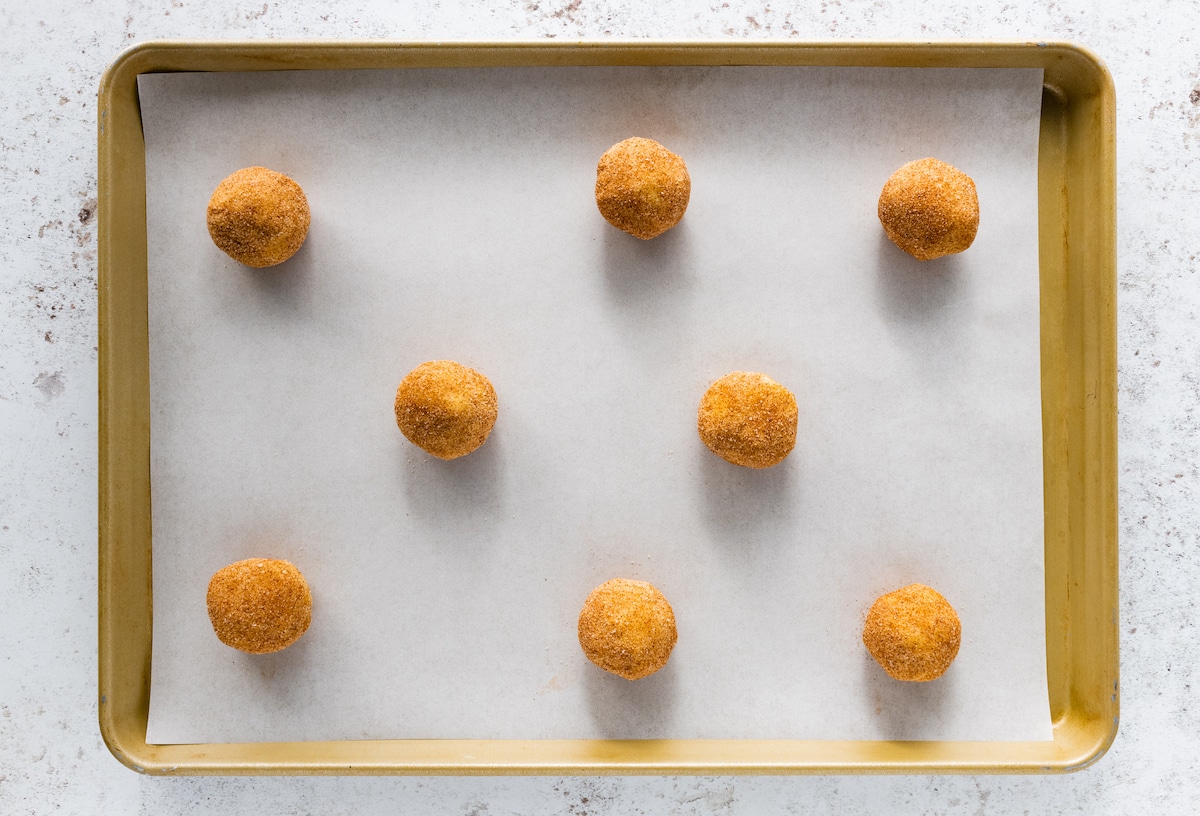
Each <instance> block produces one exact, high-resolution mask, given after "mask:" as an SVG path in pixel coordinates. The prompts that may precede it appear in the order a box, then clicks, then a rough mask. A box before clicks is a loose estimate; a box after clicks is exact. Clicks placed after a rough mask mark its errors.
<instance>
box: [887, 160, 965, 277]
mask: <svg viewBox="0 0 1200 816" xmlns="http://www.w3.org/2000/svg"><path fill="white" fill-rule="evenodd" d="M879 222H880V223H881V224H883V231H884V232H886V233H887V237H888V238H890V239H891V240H892V243H894V244H895V245H896V246H898V247H900V248H901V249H903V250H904V251H905V252H907V253H908V254H909V255H912V256H913V257H914V258H917V259H918V260H922V261H929V260H932V259H934V258H940V257H942V256H943V255H951V254H953V253H955V252H962V251H963V250H964V249H966V248H967V247H969V246H970V245H971V242H972V241H974V240H975V232H976V231H977V230H978V229H979V197H978V196H977V195H976V194H975V182H973V181H972V180H971V177H970V176H968V175H967V174H966V173H964V172H962V171H961V170H959V169H958V168H956V167H951V166H950V165H948V164H946V163H945V162H943V161H938V160H937V159H921V160H920V161H914V162H909V163H908V164H906V165H904V166H903V167H901V168H900V169H899V170H897V171H896V172H895V173H893V174H892V177H891V178H890V179H888V180H887V184H885V185H883V192H882V193H880V194H879Z"/></svg>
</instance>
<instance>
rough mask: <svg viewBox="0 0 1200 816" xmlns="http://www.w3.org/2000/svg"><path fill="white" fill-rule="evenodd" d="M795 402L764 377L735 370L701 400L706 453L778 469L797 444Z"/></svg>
mask: <svg viewBox="0 0 1200 816" xmlns="http://www.w3.org/2000/svg"><path fill="white" fill-rule="evenodd" d="M797 419H798V412H797V410H796V398H795V397H794V396H792V392H791V391H788V390H787V389H786V388H784V387H783V386H782V385H780V384H779V383H777V382H775V381H774V380H772V379H771V378H770V377H768V376H767V375H766V374H758V373H755V372H751V371H734V372H733V373H732V374H726V375H725V376H724V377H722V378H721V379H719V380H717V381H716V382H715V383H713V384H712V385H711V386H709V389H708V391H706V392H705V393H704V397H703V398H702V399H701V400H700V413H699V417H698V419H697V423H696V424H697V428H698V430H699V431H700V438H701V439H702V440H703V441H704V444H705V445H707V446H708V449H709V450H710V451H712V452H713V453H715V454H716V455H717V456H720V457H721V458H722V459H724V460H725V461H727V462H732V463H733V464H735V465H742V466H743V467H750V468H766V467H771V466H772V465H777V464H779V463H780V462H782V461H783V460H784V458H785V457H786V456H787V455H788V454H789V453H791V452H792V448H794V447H795V446H796V422H797Z"/></svg>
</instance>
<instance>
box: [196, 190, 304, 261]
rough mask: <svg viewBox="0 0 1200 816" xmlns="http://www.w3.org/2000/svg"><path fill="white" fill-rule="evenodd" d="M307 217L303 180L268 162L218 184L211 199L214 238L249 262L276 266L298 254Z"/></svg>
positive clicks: (233, 255)
mask: <svg viewBox="0 0 1200 816" xmlns="http://www.w3.org/2000/svg"><path fill="white" fill-rule="evenodd" d="M309 220H310V214H309V210H308V199H306V198H305V197H304V191H303V190H301V189H300V185H299V184H297V183H296V182H294V181H292V180H291V179H290V178H288V177H287V176H285V175H284V174H283V173H276V172H275V171H274V170H268V169H267V168H265V167H246V168H244V169H242V170H238V171H237V172H236V173H234V174H233V175H231V176H229V177H227V178H226V179H225V180H224V181H222V182H221V183H220V184H218V185H217V189H216V190H214V191H213V194H212V198H211V199H209V202H208V234H209V235H210V236H211V237H212V240H213V243H214V244H216V245H217V246H218V247H219V248H220V249H221V251H222V252H224V253H225V254H226V255H228V256H229V257H231V258H233V259H234V260H235V261H238V262H239V263H244V264H246V266H253V267H264V266H274V265H275V264H281V263H283V262H284V261H286V260H287V259H288V258H290V257H292V256H293V255H295V254H296V251H297V250H298V249H300V245H301V244H303V243H304V238H305V236H306V235H308V224H309Z"/></svg>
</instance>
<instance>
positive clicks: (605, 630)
mask: <svg viewBox="0 0 1200 816" xmlns="http://www.w3.org/2000/svg"><path fill="white" fill-rule="evenodd" d="M677 638H678V634H677V633H676V631H675V613H674V612H673V611H671V605H670V604H669V603H667V599H666V598H665V597H664V596H663V594H662V593H661V592H659V591H658V589H656V588H655V587H654V586H653V585H651V584H648V583H646V582H645V581H633V580H630V579H627V578H613V579H612V580H611V581H606V582H605V583H603V584H601V585H600V586H598V587H596V588H595V589H593V590H592V593H591V594H590V595H588V597H587V600H586V601H584V602H583V611H581V612H580V613H579V645H580V646H581V647H583V653H584V654H585V655H587V659H588V660H590V661H592V662H593V663H595V664H596V665H597V666H599V667H600V668H602V669H604V670H605V671H608V672H612V673H613V674H618V675H620V676H621V677H624V678H625V679H626V680H638V679H640V678H642V677H646V676H648V675H651V674H654V673H655V672H656V671H658V670H659V669H661V668H662V667H663V666H665V665H667V659H668V658H669V657H670V656H671V650H672V649H674V648H675V641H676V640H677Z"/></svg>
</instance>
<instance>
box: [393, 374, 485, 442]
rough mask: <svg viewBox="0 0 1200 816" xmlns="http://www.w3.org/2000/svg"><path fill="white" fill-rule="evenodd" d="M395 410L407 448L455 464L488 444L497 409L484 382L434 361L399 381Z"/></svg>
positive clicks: (477, 375) (483, 377)
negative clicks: (459, 458) (485, 442)
mask: <svg viewBox="0 0 1200 816" xmlns="http://www.w3.org/2000/svg"><path fill="white" fill-rule="evenodd" d="M395 409H396V425H398V426H399V427H400V431H401V432H402V433H403V434H404V435H405V437H407V438H408V441H409V442H412V443H413V444H414V445H416V446H417V447H419V448H421V449H422V450H424V451H426V452H427V453H431V454H433V455H434V456H436V457H438V458H439V459H457V458H458V457H460V456H466V455H467V454H468V453H470V452H471V451H473V450H475V449H476V448H478V447H479V446H480V445H482V444H483V443H484V441H485V440H487V438H488V434H490V433H491V432H492V426H493V425H495V424H496V415H497V413H498V411H499V406H498V403H497V402H496V389H494V388H493V387H492V383H491V381H490V380H488V378H487V377H485V376H483V375H482V374H480V373H479V372H478V371H476V370H475V369H473V368H467V367H466V366H465V365H462V364H460V363H456V362H454V361H453V360H433V361H431V362H428V363H421V365H419V366H417V367H416V368H414V369H413V370H412V371H410V372H408V374H407V376H405V378H404V379H403V380H401V381H400V387H399V388H397V389H396V403H395Z"/></svg>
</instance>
